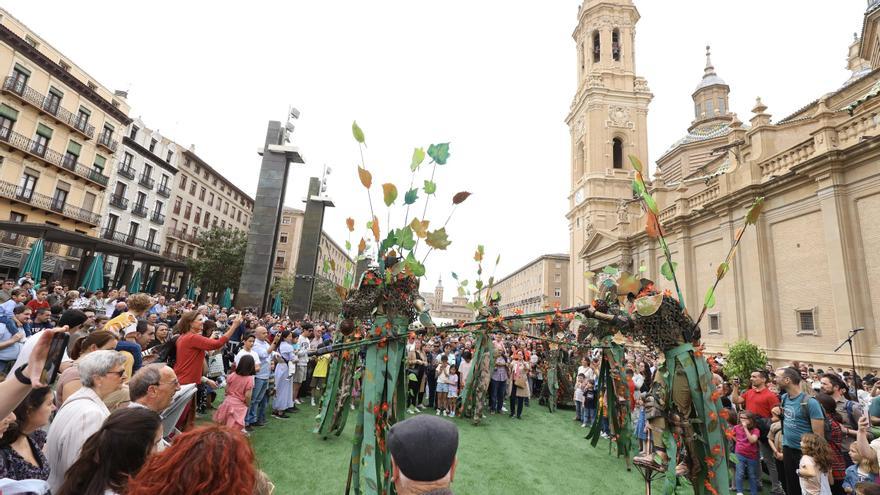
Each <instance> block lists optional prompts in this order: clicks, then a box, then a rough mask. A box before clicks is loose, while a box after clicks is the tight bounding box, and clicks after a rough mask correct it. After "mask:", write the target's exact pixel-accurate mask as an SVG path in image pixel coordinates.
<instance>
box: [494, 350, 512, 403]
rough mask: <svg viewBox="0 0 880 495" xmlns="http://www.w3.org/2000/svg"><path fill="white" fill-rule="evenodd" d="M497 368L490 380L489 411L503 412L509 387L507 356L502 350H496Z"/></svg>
mask: <svg viewBox="0 0 880 495" xmlns="http://www.w3.org/2000/svg"><path fill="white" fill-rule="evenodd" d="M496 356H497V357H496V358H495V368H494V369H493V370H492V381H490V382H489V413H490V414H501V412H502V409H503V407H504V406H503V405H504V394H505V392H506V388H507V378H508V375H509V374H508V372H507V358H506V357H505V356H504V354H503V353H502V352H496Z"/></svg>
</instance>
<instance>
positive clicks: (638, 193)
mask: <svg viewBox="0 0 880 495" xmlns="http://www.w3.org/2000/svg"><path fill="white" fill-rule="evenodd" d="M632 190H633V195H634V196H635V197H637V198H640V197H642V194H643V193H644V192H645V186H643V185H642V182H641V181H638V180H633V181H632Z"/></svg>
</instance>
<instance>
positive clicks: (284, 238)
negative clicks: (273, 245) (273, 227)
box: [278, 232, 287, 244]
mask: <svg viewBox="0 0 880 495" xmlns="http://www.w3.org/2000/svg"><path fill="white" fill-rule="evenodd" d="M278 241H279V242H280V243H281V244H287V232H282V233H281V238H280V239H279V240H278Z"/></svg>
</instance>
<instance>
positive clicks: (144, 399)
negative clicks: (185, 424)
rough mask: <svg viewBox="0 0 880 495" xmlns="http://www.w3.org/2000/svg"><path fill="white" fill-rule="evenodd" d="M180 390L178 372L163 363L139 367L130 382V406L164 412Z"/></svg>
mask: <svg viewBox="0 0 880 495" xmlns="http://www.w3.org/2000/svg"><path fill="white" fill-rule="evenodd" d="M178 390H180V383H179V382H178V381H177V374H175V373H174V370H173V369H172V368H171V367H170V366H168V365H166V364H163V363H155V364H148V365H146V366H144V367H143V368H141V369H139V370H138V371H137V372H136V373H135V374H134V376H132V377H131V380H129V382H128V394H129V396H130V397H131V403H130V404H129V405H128V407H145V408H147V409H150V410H152V411H155V412H157V413H159V414H161V413H162V411H164V410H165V409H166V408H167V407H168V406H169V405H171V400H172V399H173V398H174V394H175V393H177V391H178Z"/></svg>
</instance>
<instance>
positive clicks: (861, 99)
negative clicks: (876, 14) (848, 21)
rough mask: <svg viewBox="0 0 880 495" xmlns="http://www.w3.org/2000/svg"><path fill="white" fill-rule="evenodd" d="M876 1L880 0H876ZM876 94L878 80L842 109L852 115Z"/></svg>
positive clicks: (878, 91) (877, 93) (878, 90)
mask: <svg viewBox="0 0 880 495" xmlns="http://www.w3.org/2000/svg"><path fill="white" fill-rule="evenodd" d="M876 1H877V2H880V0H876ZM877 95H880V80H878V81H877V82H875V83H874V85H873V86H871V89H869V90H868V92H867V93H865V94H864V95H862V96H860V97H859V99H858V100H856V101H854V102H852V103H850V104H849V105H848V106H847V107H846V108H843V109H842V110H846V111H847V112H849V114H850V115H852V114H853V112H855V110H856V108H858V107H859V105H861V104H862V103H865V102H866V101H868V100H870V99H871V98H874V97H875V96H877Z"/></svg>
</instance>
